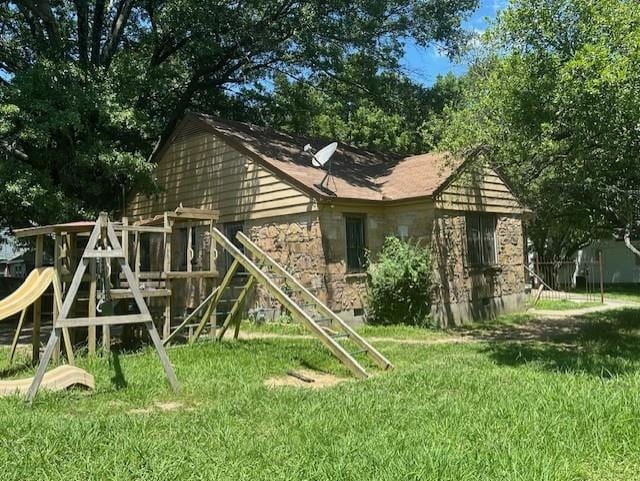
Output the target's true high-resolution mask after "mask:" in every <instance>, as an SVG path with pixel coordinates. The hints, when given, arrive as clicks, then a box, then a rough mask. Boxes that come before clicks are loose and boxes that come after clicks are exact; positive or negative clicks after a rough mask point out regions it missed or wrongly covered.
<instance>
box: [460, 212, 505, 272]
mask: <svg viewBox="0 0 640 481" xmlns="http://www.w3.org/2000/svg"><path fill="white" fill-rule="evenodd" d="M466 224H467V256H468V260H469V265H472V266H489V265H495V264H496V262H497V259H496V216H495V215H491V214H468V215H467V217H466Z"/></svg>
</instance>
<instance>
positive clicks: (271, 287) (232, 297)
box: [0, 207, 392, 400]
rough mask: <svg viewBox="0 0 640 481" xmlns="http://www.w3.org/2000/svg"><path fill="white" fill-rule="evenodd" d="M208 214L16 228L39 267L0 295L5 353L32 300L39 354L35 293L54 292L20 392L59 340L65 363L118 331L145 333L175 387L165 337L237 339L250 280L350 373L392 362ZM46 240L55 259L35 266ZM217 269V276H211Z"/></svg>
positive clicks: (182, 212) (35, 384) (53, 354)
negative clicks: (8, 322)
mask: <svg viewBox="0 0 640 481" xmlns="http://www.w3.org/2000/svg"><path fill="white" fill-rule="evenodd" d="M216 221H217V213H216V212H215V211H209V210H200V209H186V208H182V207H179V208H178V209H176V210H175V211H171V212H165V213H164V214H163V215H161V216H157V217H154V218H152V219H141V220H137V221H136V222H130V221H129V219H126V218H124V219H123V220H122V221H121V222H114V221H111V220H109V219H108V217H107V215H106V214H101V215H100V217H99V218H98V219H97V220H96V221H95V222H74V223H68V224H57V225H53V226H44V227H34V228H29V229H22V230H20V231H18V232H17V235H18V237H35V247H36V266H37V267H36V269H35V270H34V272H33V273H32V274H30V276H29V277H28V278H27V280H26V281H25V283H24V284H23V286H22V287H21V288H20V289H18V290H17V291H16V292H15V293H14V294H12V295H11V296H9V297H8V298H7V299H5V300H3V301H0V316H2V315H5V314H6V316H5V317H8V316H11V315H17V314H18V313H20V314H21V315H20V321H19V323H18V327H17V331H16V334H15V337H14V343H13V345H12V356H13V353H14V352H15V349H16V344H17V343H18V339H19V338H20V334H21V329H22V327H23V325H24V319H25V316H26V312H27V309H28V308H29V306H33V307H32V310H33V329H32V346H33V359H34V362H37V361H38V360H39V358H40V353H41V352H40V349H41V346H40V336H41V328H42V326H41V318H42V305H41V303H42V295H43V294H44V292H45V291H46V290H47V288H48V287H49V285H52V286H53V291H54V296H53V302H52V306H51V311H52V316H51V317H52V328H51V333H50V336H49V341H48V343H47V345H46V348H45V350H44V353H43V355H42V359H41V360H40V364H39V366H38V370H37V373H36V375H35V377H34V378H33V379H32V380H31V381H32V382H31V385H30V388H29V390H28V393H27V398H28V399H29V400H32V399H33V397H34V396H35V394H36V393H37V391H38V388H39V386H40V383H41V382H42V381H43V380H46V378H47V374H46V369H47V366H48V364H49V362H50V361H51V359H52V358H53V359H54V360H56V359H57V358H58V357H59V356H60V352H59V349H60V348H59V346H60V341H61V340H63V341H64V345H65V354H66V357H67V361H68V362H69V364H73V362H74V354H73V346H75V345H78V344H79V343H85V342H86V344H87V347H88V352H89V354H94V353H96V352H97V346H98V341H101V345H102V349H103V351H104V352H108V351H109V349H110V347H111V344H112V342H113V340H114V338H115V336H116V335H117V336H118V337H119V338H120V340H122V338H123V337H126V336H127V335H128V336H132V335H133V336H134V337H135V336H140V335H142V334H144V333H145V332H146V335H147V336H148V338H149V339H150V340H151V342H152V344H153V345H154V347H155V348H156V350H157V352H158V355H159V357H160V360H161V362H162V365H163V367H164V369H165V372H166V375H167V378H168V380H169V382H170V384H171V385H172V387H173V388H174V389H175V390H177V389H178V387H179V386H178V382H177V379H176V377H175V374H174V372H173V368H172V367H171V364H170V362H169V359H168V357H167V354H166V352H165V349H164V345H166V344H168V343H170V342H172V341H175V340H176V339H178V338H184V337H187V339H188V340H189V342H191V343H193V342H195V341H196V340H198V339H199V338H200V337H201V336H202V335H203V333H205V332H206V333H207V334H208V335H209V337H211V338H215V339H218V340H220V339H222V338H223V337H224V335H225V333H226V332H227V331H228V330H229V328H233V330H234V337H237V336H238V332H239V329H240V321H241V319H242V316H243V314H244V313H246V310H247V307H248V305H249V302H250V300H251V299H252V296H253V291H254V290H255V289H256V288H259V289H262V290H263V292H265V293H267V294H268V295H269V296H271V297H272V298H273V299H274V300H276V301H277V302H278V303H279V304H281V305H282V306H283V308H284V309H285V310H286V311H287V312H288V313H289V314H290V315H291V316H292V317H293V318H294V319H295V320H296V321H297V322H299V323H301V324H302V325H303V326H304V327H306V329H307V330H308V331H309V333H310V334H311V335H313V336H314V337H316V338H317V339H318V340H320V342H321V343H322V344H323V345H324V346H325V347H326V348H327V349H329V351H330V352H331V353H332V354H333V355H334V356H335V357H336V358H337V359H339V360H340V361H341V362H342V363H343V364H344V365H345V366H346V367H347V368H348V369H349V370H350V371H351V372H352V373H353V374H354V376H356V377H358V378H366V377H368V375H369V374H368V372H367V369H366V368H365V363H364V362H363V361H364V360H365V359H369V361H370V362H372V363H373V364H375V365H377V366H378V367H379V368H381V369H389V368H391V367H392V364H391V363H390V362H389V360H388V359H386V358H385V357H384V356H383V355H382V354H381V353H380V352H379V351H378V350H377V349H375V348H374V347H373V346H372V345H371V344H370V343H368V342H367V341H366V340H365V339H364V338H362V336H360V335H359V334H358V333H357V332H356V331H354V330H353V329H352V328H351V327H350V326H349V325H348V324H346V323H345V322H344V321H343V320H342V319H341V318H340V317H338V316H337V315H336V314H335V313H334V312H333V311H332V310H331V309H330V308H329V307H327V306H326V305H325V304H324V303H323V302H322V301H321V300H320V299H318V298H317V297H316V296H315V295H314V294H313V293H311V292H310V291H309V290H308V289H307V288H305V287H304V286H303V285H302V284H301V283H300V282H299V281H298V280H297V279H296V278H295V277H294V276H292V275H291V274H290V273H288V272H287V271H286V270H285V269H284V268H283V267H282V266H280V265H279V264H278V263H276V262H275V261H274V260H273V259H272V258H271V257H270V256H269V255H268V254H267V253H266V252H264V251H263V250H261V249H260V248H259V247H258V246H257V245H256V244H255V243H253V242H252V241H251V240H250V239H249V238H248V237H247V236H246V235H244V234H243V233H242V232H237V233H236V236H235V239H229V238H227V237H226V236H225V235H224V234H222V232H220V230H218V229H217V228H216ZM51 238H53V239H52V240H53V242H52V244H53V246H52V247H53V256H52V259H53V266H52V267H42V263H43V260H44V256H43V254H44V249H45V244H47V246H50V244H51ZM219 253H223V255H219ZM219 271H223V272H224V275H223V276H222V279H221V280H220V281H219V282H218V280H219V279H218V272H219ZM238 290H239V292H238ZM223 306H226V307H223ZM156 326H159V327H160V331H161V334H160V333H159V332H158V330H157V328H156ZM132 328H137V330H135V329H133V330H132ZM140 328H144V329H142V330H140ZM113 329H117V331H113ZM186 333H188V336H186ZM114 334H115V335H114ZM76 374H77V373H76ZM49 376H50V377H51V374H49ZM22 384H24V382H23V383H22ZM22 384H20V385H22ZM0 387H1V386H0Z"/></svg>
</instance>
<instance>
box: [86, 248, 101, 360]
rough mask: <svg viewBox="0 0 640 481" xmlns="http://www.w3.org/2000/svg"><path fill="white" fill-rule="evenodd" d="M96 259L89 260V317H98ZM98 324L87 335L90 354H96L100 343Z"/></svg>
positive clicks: (91, 327) (90, 328)
mask: <svg viewBox="0 0 640 481" xmlns="http://www.w3.org/2000/svg"><path fill="white" fill-rule="evenodd" d="M96 262H97V261H96V259H91V260H90V261H89V272H90V273H91V280H90V281H89V307H88V312H87V317H96V316H97V314H98V313H97V312H96V295H97V292H98V279H97V273H96ZM97 337H98V336H97V330H96V326H89V329H88V335H87V344H88V346H87V348H88V351H89V355H90V356H95V355H96V347H97V343H98V339H97Z"/></svg>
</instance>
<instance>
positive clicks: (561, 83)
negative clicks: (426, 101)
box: [428, 0, 640, 258]
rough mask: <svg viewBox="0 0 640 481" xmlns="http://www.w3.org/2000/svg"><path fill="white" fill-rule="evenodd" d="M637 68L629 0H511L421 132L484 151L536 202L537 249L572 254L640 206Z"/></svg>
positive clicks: (637, 40) (621, 224) (638, 38)
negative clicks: (457, 95)
mask: <svg viewBox="0 0 640 481" xmlns="http://www.w3.org/2000/svg"><path fill="white" fill-rule="evenodd" d="M639 67H640V9H638V4H637V2H636V1H631V0H535V1H529V0H526V1H525V0H513V1H512V2H511V3H510V5H509V7H508V8H507V9H506V10H505V11H504V12H503V13H502V14H501V15H500V16H499V18H498V20H497V21H496V23H495V24H494V25H493V27H492V28H491V29H490V30H489V31H488V32H487V33H486V35H485V36H484V37H483V43H482V45H481V48H480V50H479V51H478V52H477V54H476V57H475V64H474V66H473V68H472V69H471V71H470V73H469V75H468V78H466V79H465V81H464V88H463V90H464V95H463V100H461V101H460V102H459V103H458V104H457V105H455V106H451V107H449V108H448V109H445V113H444V115H443V116H442V117H440V118H439V119H437V120H433V121H431V122H430V123H429V129H428V132H429V133H430V134H431V135H436V136H438V137H439V138H440V139H441V141H440V146H441V147H442V148H446V149H451V150H454V151H457V152H466V153H469V152H471V151H474V149H475V151H478V150H480V151H482V152H484V153H485V154H486V155H488V156H489V157H490V160H492V161H493V162H494V163H495V164H496V165H497V166H498V167H500V168H501V169H502V170H503V171H504V172H505V174H506V175H507V177H509V179H510V180H511V182H512V184H513V186H514V188H515V189H516V191H517V193H518V194H519V195H520V196H521V197H522V199H523V200H524V201H525V203H526V204H527V205H528V206H530V207H531V208H532V209H533V210H534V212H535V218H534V219H533V221H532V222H531V225H530V229H529V232H528V233H529V236H530V237H531V238H532V239H533V241H534V243H535V246H536V248H537V250H538V252H539V253H540V254H542V255H545V257H548V258H554V257H555V258H557V257H566V256H570V255H571V254H572V253H573V252H575V250H576V249H578V248H579V247H580V246H581V245H583V244H584V243H585V242H588V241H589V240H590V239H592V238H594V237H596V236H601V235H611V234H612V232H613V231H614V230H615V229H616V228H626V229H633V227H634V222H635V221H636V220H637V214H638V212H640V190H638V185H640V169H638V158H640V124H639V123H638V119H639V118H640V97H638V95H637V92H638V91H639V90H640V68H639ZM478 147H481V148H480V149H478Z"/></svg>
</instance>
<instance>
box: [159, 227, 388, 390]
mask: <svg viewBox="0 0 640 481" xmlns="http://www.w3.org/2000/svg"><path fill="white" fill-rule="evenodd" d="M212 235H213V238H214V239H215V240H216V242H217V243H218V244H220V245H221V246H222V247H223V248H224V250H226V251H227V252H228V253H229V254H230V255H231V256H232V257H233V259H234V260H233V263H232V265H231V267H230V268H229V270H228V271H227V273H226V274H225V276H224V278H223V280H222V282H221V283H220V285H219V286H218V287H217V288H216V290H214V292H212V293H211V294H210V295H209V297H207V299H205V301H204V302H203V303H202V304H201V305H200V306H199V307H198V308H196V310H195V311H194V312H193V313H192V314H194V315H195V314H196V313H197V312H203V309H205V306H206V311H204V312H205V314H204V316H203V317H202V318H201V321H200V324H199V326H198V328H197V330H196V332H195V335H194V336H193V338H192V339H191V342H195V341H196V340H197V339H198V337H199V336H200V334H201V333H202V330H203V329H204V327H205V325H206V323H207V321H208V320H209V317H210V315H211V313H212V312H213V310H214V309H215V306H216V304H217V302H218V301H219V300H220V298H221V297H222V291H223V290H224V289H225V288H226V287H228V286H229V284H230V282H231V279H232V278H233V276H234V274H235V272H236V270H237V269H238V267H240V266H242V267H244V269H245V270H246V271H247V272H248V273H249V278H248V281H247V283H246V284H245V286H244V288H243V289H242V292H241V293H240V295H239V296H238V299H237V300H236V302H235V304H234V305H233V307H232V308H231V310H230V312H229V313H228V314H227V316H226V318H225V321H224V323H223V325H222V327H221V328H220V329H219V330H218V332H217V336H216V337H217V339H222V337H223V336H224V334H225V332H226V331H227V329H228V328H229V327H230V326H231V325H232V324H235V337H237V335H238V329H239V327H240V316H239V313H240V312H241V310H242V307H243V306H244V305H245V303H246V300H247V297H248V294H249V292H250V291H251V289H252V288H253V287H254V286H255V285H256V284H259V285H261V286H262V287H263V288H264V289H266V291H267V292H268V293H269V294H270V295H272V296H273V297H274V298H276V299H277V300H278V302H280V303H281V304H282V305H283V306H284V307H285V308H286V309H287V310H288V311H289V312H290V313H291V315H292V316H293V318H294V319H295V320H297V321H298V322H300V323H301V324H302V325H303V326H304V327H306V328H307V330H308V331H309V332H310V333H311V334H312V335H313V336H315V337H317V338H318V339H319V340H320V342H322V344H324V346H325V347H326V348H327V349H329V351H331V353H332V354H333V355H334V356H335V357H337V358H338V359H339V360H340V361H341V362H342V363H343V364H344V365H345V366H346V367H347V368H348V369H349V370H350V371H351V372H352V373H353V374H354V375H355V376H356V377H358V378H367V377H368V376H369V374H368V373H367V371H366V370H365V369H364V367H362V365H361V363H360V362H359V361H358V360H356V358H355V356H360V355H365V356H368V357H369V358H370V359H371V360H372V361H373V362H374V363H375V364H376V365H377V366H379V367H380V368H382V369H390V368H392V367H393V365H392V364H391V362H390V361H389V360H388V359H387V358H386V357H384V356H383V355H382V354H381V353H380V352H379V351H378V350H377V349H376V348H374V347H373V346H372V345H371V344H370V343H368V342H367V341H366V340H365V339H364V338H363V337H362V336H360V335H359V334H358V333H357V332H355V331H354V330H353V329H352V328H351V327H350V326H349V325H348V324H346V323H345V322H344V321H343V320H342V319H341V318H340V317H339V316H338V315H336V314H335V313H334V312H333V311H332V310H331V309H329V307H327V306H326V305H325V304H324V303H323V302H322V301H320V299H318V298H317V297H316V296H314V295H313V294H312V293H311V292H309V290H308V289H306V288H305V287H304V286H303V285H302V284H301V283H300V282H299V281H298V280H297V279H296V278H295V277H293V276H292V275H291V274H289V273H288V272H287V271H286V270H285V269H284V268H283V267H281V266H280V265H279V264H278V263H277V262H275V261H274V260H273V259H272V258H271V257H269V255H268V254H267V253H266V252H264V251H263V250H262V249H260V248H259V247H258V246H257V245H256V244H254V243H253V242H252V241H251V240H249V238H248V237H247V236H245V235H244V234H243V233H242V232H238V233H237V235H236V238H237V239H238V241H239V242H240V243H241V244H242V245H243V246H244V247H245V249H246V250H247V251H248V252H249V253H250V254H251V256H252V257H253V259H254V260H251V259H249V257H247V256H246V255H245V254H243V253H242V252H241V251H240V249H238V248H237V247H236V246H235V245H234V244H233V243H232V242H231V241H230V240H229V239H228V238H227V237H226V236H224V235H223V234H222V233H221V232H220V231H219V230H218V229H216V228H214V229H213V230H212ZM294 295H295V296H298V297H300V298H301V302H296V301H295V300H294V299H293V296H294ZM186 321H187V320H185V322H184V323H183V324H186ZM180 327H181V326H179V327H178V329H177V330H176V331H174V332H173V333H172V335H171V336H170V337H169V338H167V340H166V341H165V342H169V341H170V340H171V339H172V338H173V337H174V336H175V335H176V334H177V332H178V330H179V328H180ZM346 342H350V344H352V345H354V346H355V350H354V351H349V350H347V345H346Z"/></svg>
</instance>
